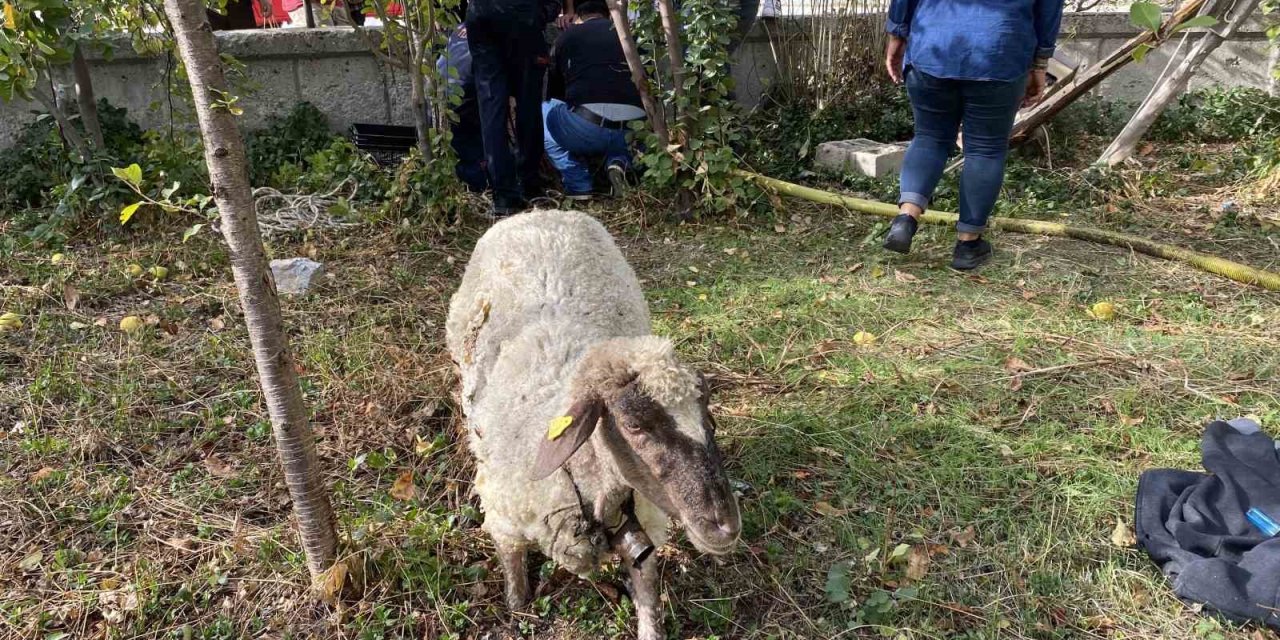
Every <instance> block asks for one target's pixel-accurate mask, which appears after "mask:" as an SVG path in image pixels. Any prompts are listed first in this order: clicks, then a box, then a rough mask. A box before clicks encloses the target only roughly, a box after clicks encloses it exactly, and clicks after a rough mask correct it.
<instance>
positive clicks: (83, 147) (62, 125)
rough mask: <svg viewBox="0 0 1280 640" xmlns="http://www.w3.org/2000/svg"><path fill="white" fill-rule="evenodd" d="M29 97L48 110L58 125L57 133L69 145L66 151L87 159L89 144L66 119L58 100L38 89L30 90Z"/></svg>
mask: <svg viewBox="0 0 1280 640" xmlns="http://www.w3.org/2000/svg"><path fill="white" fill-rule="evenodd" d="M31 97H33V98H35V99H36V102H39V103H40V105H41V106H43V107H44V108H45V109H46V110H47V111H48V112H49V115H51V116H53V121H54V123H56V124H57V125H58V133H60V134H61V135H62V140H63V142H65V143H66V144H67V146H68V147H69V149H68V151H70V152H71V153H74V154H76V155H77V156H79V157H80V159H81V160H87V159H89V145H88V144H87V143H85V141H84V137H83V136H81V135H80V132H79V131H76V128H75V126H73V125H72V124H71V121H70V120H68V119H67V114H65V113H63V112H62V109H60V108H58V101H57V100H56V99H55V98H50V97H49V96H46V95H44V94H43V93H40V91H39V90H38V89H37V90H34V91H32V92H31Z"/></svg>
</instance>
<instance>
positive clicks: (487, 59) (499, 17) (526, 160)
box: [466, 0, 560, 217]
mask: <svg viewBox="0 0 1280 640" xmlns="http://www.w3.org/2000/svg"><path fill="white" fill-rule="evenodd" d="M559 12H560V4H559V0H554V2H546V1H544V0H470V2H468V3H467V19H466V27H467V42H468V44H469V49H470V51H471V72H472V76H473V77H474V78H475V83H476V96H477V98H478V99H479V103H480V132H481V134H482V137H483V140H484V156H485V162H486V164H487V168H488V173H489V184H490V186H491V187H492V188H493V215H494V216H495V217H505V216H509V215H511V214H514V213H518V212H519V211H521V210H522V209H524V208H525V207H526V206H527V204H528V200H527V198H526V196H532V195H537V194H538V193H539V192H540V191H541V188H542V185H541V178H540V177H539V175H538V170H539V168H540V166H541V164H542V111H541V109H540V108H539V105H540V103H541V102H542V88H543V80H544V76H545V72H546V53H547V41H546V39H545V37H544V36H543V29H544V28H545V27H546V24H547V23H548V22H550V21H552V20H554V19H555V17H556V15H557V14H558V13H559ZM512 98H514V99H515V101H516V108H515V112H516V113H515V115H516V147H517V149H518V150H519V152H520V160H519V167H518V168H517V164H516V158H515V156H514V154H512V153H511V143H510V140H509V139H508V136H507V120H508V117H509V114H510V102H509V101H510V99H512ZM517 174H518V175H517Z"/></svg>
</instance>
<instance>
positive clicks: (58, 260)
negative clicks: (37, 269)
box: [49, 253, 67, 264]
mask: <svg viewBox="0 0 1280 640" xmlns="http://www.w3.org/2000/svg"><path fill="white" fill-rule="evenodd" d="M66 259H67V257H66V256H64V255H62V254H61V253H55V254H53V255H51V256H49V262H52V263H53V264H62V261H63V260H66Z"/></svg>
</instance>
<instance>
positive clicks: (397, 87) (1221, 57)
mask: <svg viewBox="0 0 1280 640" xmlns="http://www.w3.org/2000/svg"><path fill="white" fill-rule="evenodd" d="M769 20H770V24H769V29H766V28H765V25H763V24H757V25H756V28H755V29H754V31H753V32H752V34H751V36H750V37H749V38H748V39H747V41H746V42H745V43H744V44H743V46H742V48H741V49H740V50H739V53H738V55H737V59H736V62H735V66H734V76H735V78H736V79H737V81H738V87H739V91H738V93H739V99H740V100H742V102H744V103H745V104H746V105H747V106H754V105H755V104H757V103H758V102H759V100H760V97H761V95H763V93H764V92H765V91H766V90H767V87H768V85H769V84H770V83H771V82H772V81H773V79H774V78H775V77H776V75H777V66H776V63H775V60H774V56H773V46H772V45H771V43H770V41H769V37H768V35H767V33H766V32H767V31H768V32H773V33H775V34H777V33H779V32H780V31H787V30H789V31H791V33H792V34H795V33H803V29H802V28H800V23H798V22H795V19H793V18H774V19H769ZM784 21H790V22H784ZM797 29H799V31H797ZM1134 32H1135V30H1134V29H1133V27H1131V26H1129V23H1128V17H1127V16H1125V15H1121V14H1074V15H1068V16H1067V17H1066V19H1065V20H1064V23H1063V37H1062V45H1061V49H1062V51H1063V52H1065V53H1067V54H1068V55H1071V56H1073V57H1075V58H1076V59H1077V60H1079V61H1080V62H1081V63H1082V64H1087V63H1089V62H1092V61H1093V60H1096V59H1097V58H1098V57H1099V56H1100V55H1102V54H1104V53H1106V52H1108V51H1111V50H1112V49H1114V48H1116V47H1118V46H1119V45H1120V44H1121V43H1122V42H1124V40H1126V39H1127V38H1129V37H1130V36H1132V35H1133V34H1134ZM218 44H219V46H220V48H221V50H222V51H223V52H224V53H227V54H230V55H232V56H234V57H235V58H236V59H238V60H239V61H240V62H241V63H243V64H244V75H243V77H242V78H240V79H239V80H237V81H236V83H237V88H236V90H235V92H236V93H237V95H241V100H240V104H241V105H243V107H244V110H245V113H244V116H243V117H242V120H241V122H242V123H243V126H244V127H246V128H250V129H252V128H256V127H259V126H261V125H262V124H263V123H264V122H265V120H266V118H267V117H268V116H269V115H272V114H283V113H286V112H288V110H289V109H290V108H292V106H293V105H294V104H296V103H298V102H300V101H304V100H305V101H309V102H311V103H313V104H315V105H316V106H317V107H319V108H320V110H321V111H323V112H324V113H325V114H326V115H328V116H329V120H330V123H331V124H332V125H333V127H334V129H335V130H337V131H345V130H347V129H348V128H349V127H350V125H351V124H352V123H353V122H369V123H386V122H391V123H394V124H404V125H410V124H412V119H411V115H410V110H409V89H408V79H407V77H406V76H405V74H403V73H401V72H398V71H396V70H395V69H392V68H389V67H388V66H386V65H384V64H382V63H380V62H379V61H378V60H377V59H376V58H374V57H373V56H372V55H371V54H370V53H369V49H368V47H367V45H366V43H365V41H364V40H363V39H362V37H361V36H360V34H357V33H355V32H354V31H353V30H351V29H349V28H321V29H275V30H258V31H236V32H222V33H219V34H218ZM1166 47H1169V45H1166ZM1168 56H1169V51H1167V50H1166V51H1160V50H1157V51H1154V52H1152V53H1151V54H1150V55H1148V56H1147V59H1146V61H1145V62H1143V63H1142V64H1130V65H1129V66H1128V67H1126V68H1125V69H1124V70H1122V71H1120V72H1118V73H1117V74H1116V75H1115V76H1114V77H1113V78H1112V79H1111V80H1109V81H1108V82H1107V83H1105V84H1104V85H1103V87H1102V91H1103V93H1104V95H1107V96H1109V97H1112V98H1117V99H1130V100H1136V99H1139V98H1141V97H1142V96H1143V95H1144V94H1145V93H1146V91H1147V89H1148V88H1149V87H1150V85H1151V83H1152V80H1153V78H1154V77H1155V76H1156V75H1158V74H1159V73H1160V71H1161V70H1162V69H1163V67H1164V65H1165V63H1166V62H1167V61H1168ZM1275 57H1276V55H1275V52H1274V51H1272V48H1271V47H1270V45H1269V43H1268V42H1267V40H1266V36H1265V33H1264V29H1263V28H1262V25H1261V22H1260V21H1255V22H1254V23H1253V24H1251V25H1249V26H1248V27H1247V28H1246V29H1243V30H1242V31H1241V32H1240V33H1239V34H1238V35H1237V37H1236V38H1234V39H1233V40H1232V41H1231V42H1228V43H1226V44H1224V45H1223V46H1222V47H1221V48H1220V49H1219V50H1218V51H1217V52H1215V53H1214V55H1213V56H1212V57H1211V58H1210V59H1209V61H1208V62H1207V63H1206V64H1205V68H1204V70H1203V71H1202V73H1201V75H1200V76H1199V77H1197V78H1196V80H1195V85H1196V86H1203V85H1207V84H1214V83H1217V84H1224V85H1245V86H1253V87H1271V88H1273V89H1274V80H1273V79H1272V78H1271V71H1272V69H1273V68H1275V65H1276V61H1275ZM90 58H91V65H92V68H93V76H94V87H95V90H96V91H97V94H98V96H99V97H103V98H106V99H107V100H109V101H110V102H111V103H112V104H115V105H117V106H123V107H126V108H128V109H129V113H130V115H131V117H133V118H134V119H135V120H136V121H138V122H139V124H141V125H142V126H143V127H145V128H159V127H165V126H168V124H169V122H170V106H169V105H170V102H171V101H170V99H169V96H168V94H167V93H166V91H165V77H166V73H169V72H171V70H172V61H170V60H167V59H165V58H144V57H140V56H138V55H135V54H133V53H132V49H131V48H130V47H129V45H128V43H127V42H126V41H121V42H120V43H118V44H117V46H115V47H114V55H113V56H111V57H109V58H104V57H102V56H101V55H93V54H91V55H90ZM172 102H173V103H174V104H175V106H176V107H177V109H178V110H179V111H181V110H182V109H183V106H184V103H185V101H184V100H183V99H182V97H181V96H178V97H176V99H175V100H173V101H172ZM36 110H38V107H37V106H36V105H32V104H27V103H22V102H15V103H0V147H7V146H9V145H11V144H12V143H13V140H14V138H15V137H16V135H17V133H18V132H19V131H20V130H21V127H22V126H23V125H24V124H25V123H27V122H30V121H31V120H32V119H33V118H34V117H35V111H36ZM179 120H180V121H181V120H182V118H179ZM187 120H188V121H189V119H187Z"/></svg>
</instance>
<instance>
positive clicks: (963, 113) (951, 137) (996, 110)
mask: <svg viewBox="0 0 1280 640" xmlns="http://www.w3.org/2000/svg"><path fill="white" fill-rule="evenodd" d="M906 83H907V94H908V95H909V96H910V97H911V110H912V112H913V113H914V114H915V129H916V132H915V138H914V139H913V140H912V141H911V146H910V147H909V148H908V149H907V155H906V157H905V158H904V159H903V161H902V180H901V182H902V195H901V197H900V198H899V199H898V202H899V203H903V202H909V203H911V204H914V205H917V206H919V207H920V208H921V209H924V208H927V207H928V205H929V200H930V199H932V198H933V190H934V189H935V188H937V186H938V181H939V180H940V179H942V172H943V170H944V169H946V165H947V156H949V155H950V154H951V152H952V151H953V150H954V149H955V144H956V136H957V135H958V134H959V133H960V126H961V124H963V125H964V169H963V171H962V172H961V174H960V220H959V222H957V223H956V231H960V232H963V233H982V232H983V230H985V229H986V227H987V218H990V217H991V210H992V209H994V208H995V204H996V198H997V197H998V196H999V195H1000V185H1001V184H1002V183H1003V182H1004V163H1005V158H1006V157H1007V156H1008V154H1009V132H1010V131H1011V130H1012V129H1013V120H1014V117H1015V116H1016V115H1017V113H1018V106H1019V105H1020V104H1021V103H1022V98H1023V95H1024V93H1025V92H1026V87H1027V80H1026V78H1023V79H1021V80H1014V81H999V80H953V79H949V78H936V77H934V76H931V75H928V74H926V73H922V72H921V71H920V70H918V69H915V68H910V67H909V68H908V69H907V71H906Z"/></svg>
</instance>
